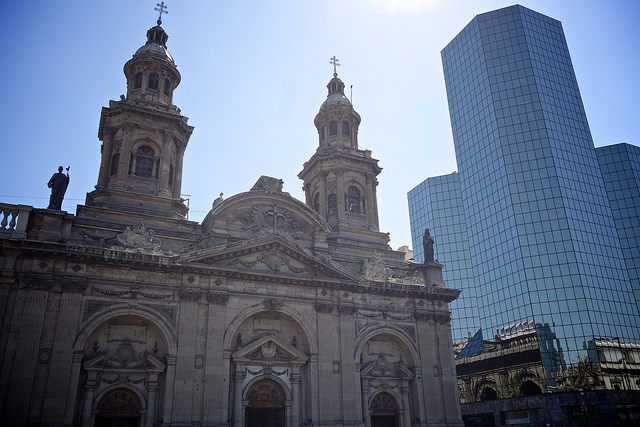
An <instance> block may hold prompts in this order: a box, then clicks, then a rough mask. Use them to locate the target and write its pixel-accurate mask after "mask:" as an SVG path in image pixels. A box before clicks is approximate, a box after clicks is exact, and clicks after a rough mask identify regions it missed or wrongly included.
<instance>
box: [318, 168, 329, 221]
mask: <svg viewBox="0 0 640 427" xmlns="http://www.w3.org/2000/svg"><path fill="white" fill-rule="evenodd" d="M318 194H319V195H320V200H319V205H320V207H319V208H318V214H320V216H321V217H323V218H325V219H326V218H327V216H328V215H329V210H328V208H327V198H328V197H329V195H328V194H327V171H318Z"/></svg>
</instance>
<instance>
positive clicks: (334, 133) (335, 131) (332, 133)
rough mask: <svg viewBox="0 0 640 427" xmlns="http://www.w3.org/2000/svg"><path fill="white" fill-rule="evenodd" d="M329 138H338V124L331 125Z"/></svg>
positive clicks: (332, 123)
mask: <svg viewBox="0 0 640 427" xmlns="http://www.w3.org/2000/svg"><path fill="white" fill-rule="evenodd" d="M329 136H338V123H337V122H331V123H329Z"/></svg>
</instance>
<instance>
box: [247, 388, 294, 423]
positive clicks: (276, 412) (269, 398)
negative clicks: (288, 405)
mask: <svg viewBox="0 0 640 427" xmlns="http://www.w3.org/2000/svg"><path fill="white" fill-rule="evenodd" d="M246 400H247V401H248V403H247V405H246V407H245V417H244V420H245V427H285V410H284V404H285V394H284V390H282V388H281V387H280V386H279V385H278V384H277V383H276V382H275V381H271V380H261V381H258V382H256V383H254V384H253V385H252V386H251V387H250V388H249V390H247V395H246Z"/></svg>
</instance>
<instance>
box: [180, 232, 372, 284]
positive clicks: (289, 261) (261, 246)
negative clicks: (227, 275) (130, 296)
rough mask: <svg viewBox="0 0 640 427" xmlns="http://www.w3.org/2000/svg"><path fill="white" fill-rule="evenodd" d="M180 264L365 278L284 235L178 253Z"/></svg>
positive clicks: (310, 276) (303, 276) (299, 276)
mask: <svg viewBox="0 0 640 427" xmlns="http://www.w3.org/2000/svg"><path fill="white" fill-rule="evenodd" d="M176 264H177V265H187V264H191V265H201V266H203V267H204V266H207V267H209V268H215V269H220V270H226V271H227V272H233V271H236V272H241V273H244V274H258V275H268V276H282V277H283V278H297V279H307V280H314V281H317V280H334V281H335V280H338V281H347V282H360V281H362V278H361V277H360V276H359V275H357V274H356V273H353V272H351V271H349V270H347V269H346V268H344V267H342V266H341V265H339V264H337V263H335V262H333V261H331V260H328V259H326V258H324V257H321V256H318V255H316V254H314V253H313V252H312V251H311V250H309V249H306V248H304V247H302V246H300V245H298V244H296V243H295V242H291V241H289V240H287V239H285V238H283V237H281V236H268V237H262V238H257V239H251V240H245V241H242V242H236V243H230V244H226V245H221V246H216V247H213V248H207V249H202V250H199V251H195V252H190V253H188V254H183V255H180V256H178V257H177V258H176Z"/></svg>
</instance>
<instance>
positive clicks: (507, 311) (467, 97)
mask: <svg viewBox="0 0 640 427" xmlns="http://www.w3.org/2000/svg"><path fill="white" fill-rule="evenodd" d="M442 61H443V68H444V75H445V82H446V88H447V96H448V102H449V113H450V118H451V126H452V131H453V138H454V144H455V151H456V160H457V164H458V173H457V174H453V175H448V176H445V177H434V178H430V179H428V180H427V181H425V182H423V183H422V184H420V185H419V186H417V187H416V188H414V189H413V190H411V192H410V193H409V210H410V216H411V223H412V233H413V234H412V239H413V241H414V251H415V252H414V255H415V258H416V261H420V260H421V258H420V257H421V256H422V254H421V252H420V246H421V245H420V244H417V242H418V241H419V239H420V236H421V235H422V233H423V232H424V229H423V227H430V228H431V230H430V231H431V234H432V235H433V236H434V238H435V241H436V243H435V252H436V257H437V258H438V260H439V261H440V262H441V263H443V264H445V270H444V272H445V281H446V282H447V284H448V286H452V287H459V288H462V289H463V294H464V292H467V291H468V290H467V289H466V288H465V286H464V285H460V284H458V283H456V281H455V280H452V279H451V278H450V276H449V274H450V273H451V272H452V271H456V270H458V269H462V270H464V271H468V269H470V270H471V271H472V273H470V276H471V277H469V278H465V280H467V281H468V283H471V284H472V285H471V286H472V287H473V288H474V290H475V295H471V294H470V298H471V299H472V300H474V301H475V302H476V303H477V308H476V307H475V306H473V305H472V306H467V305H466V302H465V300H464V299H463V300H462V302H463V305H464V306H463V307H461V308H459V309H458V311H456V307H454V306H452V311H453V322H454V325H453V329H454V331H455V330H456V328H458V330H460V327H461V325H456V324H455V323H456V322H458V321H459V319H461V318H466V317H469V316H471V314H472V313H473V312H474V310H477V312H478V323H479V326H480V327H481V328H482V331H483V333H484V336H485V339H492V338H493V336H494V334H495V335H499V334H500V331H501V330H503V328H509V327H510V326H511V327H514V326H516V325H519V324H520V325H521V324H525V323H527V322H531V321H533V322H535V324H539V325H545V326H546V325H548V326H549V328H550V330H551V331H552V333H554V334H555V336H556V337H557V343H558V346H559V348H560V349H561V351H562V352H563V353H564V360H565V361H566V362H567V363H576V362H577V361H578V356H587V348H589V346H590V345H592V344H593V342H594V340H595V339H597V338H608V339H612V338H613V337H617V338H618V339H619V340H620V341H627V342H632V341H633V342H638V341H640V325H639V316H638V307H637V306H636V301H635V297H634V294H633V290H632V288H631V284H630V276H629V272H628V261H627V264H625V257H624V256H623V251H622V247H621V243H620V239H619V237H618V232H617V230H616V224H615V222H614V216H613V214H612V210H611V207H610V206H611V205H610V200H609V199H608V196H607V190H606V188H605V181H604V180H603V173H602V172H601V170H600V163H599V161H598V156H597V155H596V150H595V148H594V144H593V141H592V138H591V133H590V130H589V125H588V123H587V118H586V114H585V111H584V107H583V105H582V100H581V97H580V92H579V89H578V83H577V80H576V76H575V74H574V71H573V66H572V63H571V58H570V56H569V51H568V48H567V43H566V40H565V37H564V33H563V30H562V25H561V23H560V22H559V21H557V20H555V19H552V18H549V17H547V16H544V15H542V14H540V13H537V12H534V11H532V10H529V9H527V8H524V7H522V6H519V5H516V6H511V7H507V8H504V9H500V10H496V11H492V12H488V13H484V14H480V15H477V16H476V17H475V18H474V19H473V20H472V21H471V22H470V23H469V24H468V25H467V26H466V27H465V28H464V29H463V30H462V31H461V32H460V33H459V34H458V35H457V36H456V37H455V38H454V39H453V40H452V41H451V42H450V43H449V44H448V45H447V46H446V47H445V48H444V49H443V51H442ZM636 170H637V165H636ZM447 180H448V181H450V183H454V182H456V184H457V181H459V188H455V185H456V184H452V186H450V188H452V191H451V193H450V194H447V195H444V194H440V193H441V192H445V190H444V188H446V186H444V185H441V183H442V182H444V181H447ZM617 181H620V180H619V179H618V180H617ZM436 184H437V185H436ZM453 193H458V194H453ZM436 196H437V197H436ZM447 209H451V211H450V212H447V211H446V210H447ZM422 210H424V211H425V212H427V211H428V212H429V213H418V212H422ZM440 210H443V211H440ZM451 212H452V213H453V214H451ZM460 218H464V224H461V225H460V227H459V229H460V230H464V232H465V233H466V235H467V236H466V237H467V239H466V241H464V242H462V243H461V242H460V241H459V240H465V239H460V237H459V235H457V234H456V233H453V235H450V227H453V228H455V227H456V225H457V224H459V223H460ZM630 244H631V243H630ZM467 250H468V254H469V256H468V257H467V256H466V255H465V252H466V251H467ZM635 250H636V251H637V250H638V245H637V239H636V240H635ZM636 262H637V258H636ZM451 263H453V266H452V267H450V265H449V264H451ZM460 265H465V267H464V268H460ZM636 273H637V271H636ZM632 274H635V273H632ZM636 277H637V274H636ZM465 322H466V321H465ZM467 324H472V323H467ZM454 334H455V332H454ZM454 338H457V337H456V336H455V335H454Z"/></svg>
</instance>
